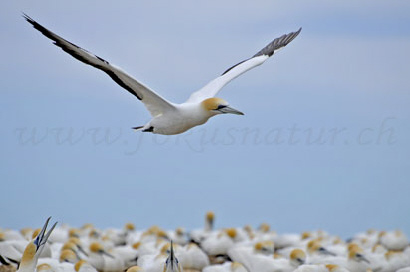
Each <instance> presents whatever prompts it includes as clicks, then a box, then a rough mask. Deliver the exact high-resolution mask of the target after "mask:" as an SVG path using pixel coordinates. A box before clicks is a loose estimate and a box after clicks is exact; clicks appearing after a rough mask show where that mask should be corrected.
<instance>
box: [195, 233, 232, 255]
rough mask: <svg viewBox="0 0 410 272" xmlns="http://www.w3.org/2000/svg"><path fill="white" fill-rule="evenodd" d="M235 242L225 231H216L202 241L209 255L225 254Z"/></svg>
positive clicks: (202, 246) (202, 245)
mask: <svg viewBox="0 0 410 272" xmlns="http://www.w3.org/2000/svg"><path fill="white" fill-rule="evenodd" d="M234 244H235V242H234V241H233V239H232V238H231V237H230V236H228V235H227V234H226V233H225V232H214V233H213V234H212V235H210V236H208V237H206V238H205V239H204V240H203V241H202V242H201V248H203V249H204V250H205V252H206V253H207V254H208V255H212V256H213V255H225V254H227V252H228V250H229V249H230V248H231V247H233V246H234Z"/></svg>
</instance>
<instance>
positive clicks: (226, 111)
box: [218, 106, 245, 115]
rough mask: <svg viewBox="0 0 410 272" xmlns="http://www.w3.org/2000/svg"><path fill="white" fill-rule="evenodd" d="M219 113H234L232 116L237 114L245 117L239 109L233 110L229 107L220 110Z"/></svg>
mask: <svg viewBox="0 0 410 272" xmlns="http://www.w3.org/2000/svg"><path fill="white" fill-rule="evenodd" d="M218 111H220V112H222V113H232V114H237V115H245V114H244V113H243V112H241V111H238V110H237V109H234V108H231V107H229V106H226V107H223V108H221V109H218Z"/></svg>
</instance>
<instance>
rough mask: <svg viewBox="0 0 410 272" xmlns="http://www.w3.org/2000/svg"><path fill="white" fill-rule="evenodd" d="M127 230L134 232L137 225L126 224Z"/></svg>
mask: <svg viewBox="0 0 410 272" xmlns="http://www.w3.org/2000/svg"><path fill="white" fill-rule="evenodd" d="M125 229H126V230H127V231H133V230H135V225H134V224H133V223H127V224H125Z"/></svg>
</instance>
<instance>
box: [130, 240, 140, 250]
mask: <svg viewBox="0 0 410 272" xmlns="http://www.w3.org/2000/svg"><path fill="white" fill-rule="evenodd" d="M140 246H141V242H136V243H134V244H132V248H133V249H138V248H139V247H140Z"/></svg>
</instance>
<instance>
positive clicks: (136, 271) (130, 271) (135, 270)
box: [126, 265, 144, 272]
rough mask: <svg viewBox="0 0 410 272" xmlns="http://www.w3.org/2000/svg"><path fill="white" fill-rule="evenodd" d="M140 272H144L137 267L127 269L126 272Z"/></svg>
mask: <svg viewBox="0 0 410 272" xmlns="http://www.w3.org/2000/svg"><path fill="white" fill-rule="evenodd" d="M142 271H144V269H142V268H141V267H139V266H136V265H134V266H131V267H130V268H128V269H127V271H126V272H142Z"/></svg>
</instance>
